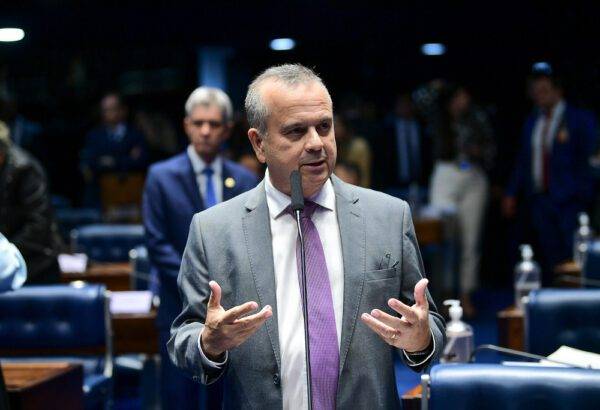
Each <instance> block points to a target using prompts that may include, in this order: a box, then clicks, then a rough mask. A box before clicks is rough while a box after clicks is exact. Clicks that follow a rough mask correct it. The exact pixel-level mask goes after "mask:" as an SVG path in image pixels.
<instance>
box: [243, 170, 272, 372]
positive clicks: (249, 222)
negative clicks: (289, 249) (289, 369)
mask: <svg viewBox="0 0 600 410" xmlns="http://www.w3.org/2000/svg"><path fill="white" fill-rule="evenodd" d="M246 209H247V210H248V211H249V212H248V213H247V214H246V216H244V218H243V228H244V239H245V241H246V248H247V250H248V258H249V260H250V269H251V271H252V277H253V278H254V285H255V286H256V293H257V294H258V299H259V303H260V306H261V307H262V306H265V305H270V306H271V307H272V308H273V316H272V318H271V319H270V320H267V322H266V326H267V332H268V333H269V339H270V340H271V346H272V348H273V352H274V354H275V360H276V361H277V366H278V367H279V369H281V353H280V350H279V330H278V326H277V297H276V294H275V289H276V288H275V267H274V262H273V249H272V246H271V244H272V239H271V225H270V220H269V208H268V206H267V198H266V194H265V183H264V181H263V182H261V183H260V184H259V185H258V187H256V188H255V189H254V190H253V191H252V195H251V196H250V198H249V199H248V201H247V202H246Z"/></svg>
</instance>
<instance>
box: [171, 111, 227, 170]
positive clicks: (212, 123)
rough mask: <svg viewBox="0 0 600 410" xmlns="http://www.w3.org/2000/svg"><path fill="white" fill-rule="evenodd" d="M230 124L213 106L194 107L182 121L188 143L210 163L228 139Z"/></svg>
mask: <svg viewBox="0 0 600 410" xmlns="http://www.w3.org/2000/svg"><path fill="white" fill-rule="evenodd" d="M230 125H231V124H227V123H225V121H224V118H223V112H222V111H221V109H220V108H219V107H217V106H215V105H196V106H195V107H194V109H193V110H192V112H191V114H190V115H188V116H187V117H185V119H184V120H183V126H184V128H185V133H186V134H187V136H188V138H189V140H190V143H191V144H192V146H193V147H194V149H195V150H196V152H197V153H198V155H199V156H200V157H201V158H203V159H204V160H205V161H212V160H213V159H214V158H215V157H216V156H217V154H218V153H219V150H220V149H221V145H222V144H223V142H224V141H225V140H226V139H227V138H228V137H229V132H230V130H231V126H230Z"/></svg>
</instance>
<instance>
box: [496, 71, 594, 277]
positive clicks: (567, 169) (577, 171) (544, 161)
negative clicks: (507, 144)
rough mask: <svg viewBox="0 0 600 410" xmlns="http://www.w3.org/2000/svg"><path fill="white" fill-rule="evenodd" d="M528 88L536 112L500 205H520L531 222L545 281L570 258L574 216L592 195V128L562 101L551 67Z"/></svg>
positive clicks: (512, 208) (508, 210) (507, 210)
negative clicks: (560, 264) (558, 265)
mask: <svg viewBox="0 0 600 410" xmlns="http://www.w3.org/2000/svg"><path fill="white" fill-rule="evenodd" d="M529 87H530V95H531V98H532V99H533V102H534V104H535V110H534V112H533V113H532V114H531V115H530V116H529V118H528V119H527V121H526V122H525V126H524V128H523V136H522V140H521V146H520V152H519V155H518V157H517V162H516V164H515V170H514V172H513V175H512V178H511V179H510V181H509V185H508V187H507V192H506V196H505V198H504V200H503V204H502V206H503V212H504V214H505V216H507V217H514V216H515V215H516V213H517V205H519V209H520V210H521V211H522V214H523V215H522V216H524V217H525V218H526V219H525V220H526V221H531V227H532V228H533V233H534V238H533V239H534V240H535V241H536V242H537V245H538V252H537V253H538V260H539V261H540V262H541V266H542V271H543V279H544V285H549V284H550V280H551V275H552V271H553V269H554V267H555V266H556V265H557V264H558V263H560V262H564V261H566V260H568V259H570V258H571V257H572V252H573V235H574V232H575V229H576V226H577V214H578V213H579V212H582V211H584V210H586V208H587V207H588V206H589V205H590V201H591V199H592V196H593V179H592V175H591V173H590V167H589V158H590V157H591V156H592V154H593V151H594V148H595V145H596V131H597V128H596V120H595V118H594V116H593V115H592V114H591V113H589V112H588V111H585V110H581V109H578V108H575V107H573V106H572V105H571V104H569V103H567V102H566V101H565V100H564V99H563V90H562V86H561V84H560V82H559V81H558V79H557V78H556V77H555V76H554V75H553V74H552V73H551V72H550V71H540V72H536V73H534V74H533V75H532V77H531V79H530V82H529ZM517 200H518V201H519V202H518V203H517Z"/></svg>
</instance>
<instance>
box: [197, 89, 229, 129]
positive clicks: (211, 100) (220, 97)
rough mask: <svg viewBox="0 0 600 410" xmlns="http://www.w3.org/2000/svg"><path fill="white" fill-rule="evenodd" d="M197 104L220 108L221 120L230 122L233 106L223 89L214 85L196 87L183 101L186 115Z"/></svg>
mask: <svg viewBox="0 0 600 410" xmlns="http://www.w3.org/2000/svg"><path fill="white" fill-rule="evenodd" d="M197 105H204V106H210V105H214V106H217V107H219V108H220V109H221V112H222V113H223V121H224V122H231V121H232V120H233V106H232V105H231V100H230V99H229V97H228V96H227V94H225V93H224V92H223V90H221V89H219V88H214V87H204V86H203V87H198V88H196V89H195V90H194V91H192V93H191V94H190V96H189V97H188V99H187V101H186V102H185V113H186V115H188V116H189V115H192V111H194V108H195V107H196V106H197Z"/></svg>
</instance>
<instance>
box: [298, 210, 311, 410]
mask: <svg viewBox="0 0 600 410" xmlns="http://www.w3.org/2000/svg"><path fill="white" fill-rule="evenodd" d="M300 212H301V211H300V210H296V211H295V214H296V224H297V225H298V239H299V240H300V271H301V272H300V273H301V274H300V281H301V282H302V283H301V284H300V285H301V296H302V315H303V316H304V352H305V358H306V392H307V400H308V409H309V410H312V382H311V381H312V377H311V372H310V339H309V333H308V290H307V285H306V255H305V254H304V233H303V232H302V224H301V222H300Z"/></svg>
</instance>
